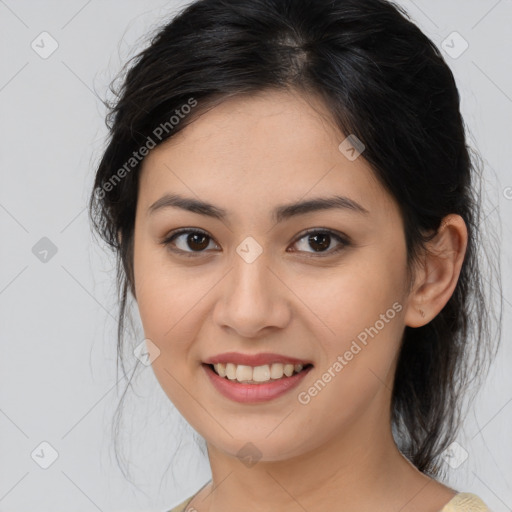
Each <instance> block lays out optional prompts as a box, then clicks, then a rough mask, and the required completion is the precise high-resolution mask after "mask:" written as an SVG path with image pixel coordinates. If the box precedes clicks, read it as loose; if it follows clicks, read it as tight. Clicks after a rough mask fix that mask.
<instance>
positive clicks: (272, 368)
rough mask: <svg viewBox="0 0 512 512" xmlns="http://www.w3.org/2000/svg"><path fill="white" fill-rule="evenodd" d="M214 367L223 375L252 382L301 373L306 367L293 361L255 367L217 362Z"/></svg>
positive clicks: (231, 378) (230, 378) (239, 380)
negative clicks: (292, 362)
mask: <svg viewBox="0 0 512 512" xmlns="http://www.w3.org/2000/svg"><path fill="white" fill-rule="evenodd" d="M213 367H214V369H215V371H216V372H217V373H218V374H219V375H220V376H221V377H227V378H228V379H229V380H236V381H238V382H244V383H250V384H253V383H256V382H268V381H270V380H277V379H282V378H283V376H286V377H291V376H292V375H293V374H294V373H299V372H300V371H302V369H303V368H304V366H303V365H301V364H295V365H293V364H291V363H287V364H282V363H273V364H271V365H268V364H264V365H262V366H255V367H253V366H247V365H243V364H239V365H236V364H233V363H226V364H225V363H216V364H214V365H213Z"/></svg>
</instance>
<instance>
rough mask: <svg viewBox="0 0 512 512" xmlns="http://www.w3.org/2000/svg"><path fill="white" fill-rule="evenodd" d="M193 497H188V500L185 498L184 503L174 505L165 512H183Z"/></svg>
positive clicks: (191, 511)
mask: <svg viewBox="0 0 512 512" xmlns="http://www.w3.org/2000/svg"><path fill="white" fill-rule="evenodd" d="M193 497H194V496H190V498H187V499H186V500H185V501H183V502H182V503H180V504H179V505H176V506H175V507H174V508H172V509H171V510H169V511H167V512H185V509H186V507H187V505H188V504H189V503H190V502H191V501H192V498H193ZM190 512H193V509H191V510H190Z"/></svg>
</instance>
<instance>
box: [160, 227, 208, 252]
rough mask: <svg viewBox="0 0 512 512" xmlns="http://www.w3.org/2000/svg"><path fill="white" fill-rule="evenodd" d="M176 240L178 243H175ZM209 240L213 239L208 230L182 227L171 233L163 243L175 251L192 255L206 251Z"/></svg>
mask: <svg viewBox="0 0 512 512" xmlns="http://www.w3.org/2000/svg"><path fill="white" fill-rule="evenodd" d="M185 235H187V236H185ZM175 240H177V241H178V243H175ZM208 240H211V241H213V239H212V238H211V237H210V235H208V233H206V231H202V230H199V229H189V228H184V229H183V228H182V229H178V230H175V231H172V232H171V233H169V235H168V236H167V237H166V238H165V239H164V240H163V241H162V245H164V246H165V247H167V248H168V249H169V250H170V251H172V252H174V253H178V254H183V255H184V256H192V255H194V254H201V253H202V252H205V251H204V249H206V248H207V247H208V245H209V243H208ZM179 245H181V247H179ZM188 249H192V250H188Z"/></svg>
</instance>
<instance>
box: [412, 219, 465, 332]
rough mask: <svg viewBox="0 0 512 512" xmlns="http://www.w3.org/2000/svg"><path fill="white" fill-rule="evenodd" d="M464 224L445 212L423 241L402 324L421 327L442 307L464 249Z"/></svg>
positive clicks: (451, 289) (461, 259) (454, 281)
mask: <svg viewBox="0 0 512 512" xmlns="http://www.w3.org/2000/svg"><path fill="white" fill-rule="evenodd" d="M467 238H468V233H467V227H466V223H465V222H464V220H463V219H462V217H461V216H460V215H456V214H450V215H447V216H446V217H445V218H444V219H443V221H442V223H441V226H440V228H439V230H438V232H437V235H436V236H435V238H433V239H432V240H431V241H430V242H428V244H427V249H426V252H425V255H424V259H423V264H422V266H421V268H420V269H418V271H417V279H416V282H415V287H414V288H413V291H412V292H411V294H410V295H409V305H408V308H407V312H406V316H405V324H406V325H408V326H409V327H421V326H423V325H425V324H427V323H428V322H430V321H431V320H432V319H433V318H435V317H436V316H437V315H438V314H439V312H440V311H441V310H442V309H443V308H444V306H445V305H446V303H447V302H448V301H449V300H450V297H451V296H452V295H453V292H454V290H455V287H456V285H457V281H458V279H459V275H460V271H461V268H462V263H463V262H464V256H465V254H466V248H467Z"/></svg>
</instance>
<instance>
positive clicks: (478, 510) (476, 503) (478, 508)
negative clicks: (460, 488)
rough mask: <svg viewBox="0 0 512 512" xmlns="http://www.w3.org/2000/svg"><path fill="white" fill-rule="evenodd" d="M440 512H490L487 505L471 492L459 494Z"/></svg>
mask: <svg viewBox="0 0 512 512" xmlns="http://www.w3.org/2000/svg"><path fill="white" fill-rule="evenodd" d="M441 512H491V511H490V509H489V508H488V507H487V505H486V504H485V503H484V502H483V501H482V500H481V499H480V498H479V497H478V496H477V495H476V494H473V493H471V492H459V493H458V494H456V495H455V496H454V497H453V498H452V499H451V500H450V501H449V502H448V503H447V504H446V505H445V506H444V507H443V509H442V510H441Z"/></svg>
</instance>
